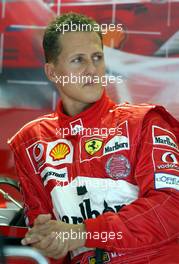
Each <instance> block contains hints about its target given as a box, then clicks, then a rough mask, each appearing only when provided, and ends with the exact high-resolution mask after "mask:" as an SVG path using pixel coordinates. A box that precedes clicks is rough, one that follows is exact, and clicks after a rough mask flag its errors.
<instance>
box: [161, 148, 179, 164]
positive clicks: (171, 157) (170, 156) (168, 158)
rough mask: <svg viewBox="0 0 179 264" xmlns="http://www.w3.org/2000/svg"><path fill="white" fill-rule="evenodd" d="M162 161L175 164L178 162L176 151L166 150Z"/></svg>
mask: <svg viewBox="0 0 179 264" xmlns="http://www.w3.org/2000/svg"><path fill="white" fill-rule="evenodd" d="M162 161H163V162H165V163H174V164H178V161H177V158H176V156H175V154H174V153H172V152H169V151H168V152H165V153H164V154H163V155H162Z"/></svg>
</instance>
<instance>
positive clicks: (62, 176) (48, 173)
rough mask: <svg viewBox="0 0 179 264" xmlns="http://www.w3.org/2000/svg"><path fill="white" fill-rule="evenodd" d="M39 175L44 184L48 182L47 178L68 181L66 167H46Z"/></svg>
mask: <svg viewBox="0 0 179 264" xmlns="http://www.w3.org/2000/svg"><path fill="white" fill-rule="evenodd" d="M41 177H42V180H43V182H44V185H46V184H47V183H48V181H49V180H56V181H62V182H64V181H68V172H67V168H66V167H65V168H63V169H58V170H57V169H54V168H52V167H46V168H45V169H44V170H43V171H42V172H41Z"/></svg>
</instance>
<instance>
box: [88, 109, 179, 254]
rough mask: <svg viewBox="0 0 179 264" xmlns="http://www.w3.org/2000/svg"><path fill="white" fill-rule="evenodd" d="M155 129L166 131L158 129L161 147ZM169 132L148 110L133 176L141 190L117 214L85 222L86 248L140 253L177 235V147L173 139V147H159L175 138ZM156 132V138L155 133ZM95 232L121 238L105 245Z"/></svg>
mask: <svg viewBox="0 0 179 264" xmlns="http://www.w3.org/2000/svg"><path fill="white" fill-rule="evenodd" d="M154 126H155V127H160V128H163V129H165V130H166V131H164V130H160V129H159V131H160V132H161V137H158V138H157V139H158V143H160V144H156V142H154V140H155V138H154V135H153V131H154V128H155V127H154ZM156 129H157V128H156ZM162 131H163V132H162ZM170 132H172V127H171V126H170V125H169V124H168V123H167V122H166V121H165V120H164V119H163V118H162V117H161V116H160V115H159V114H156V113H155V112H153V111H151V112H150V113H149V114H148V115H147V116H146V118H145V121H144V124H143V128H142V133H141V138H140V146H139V149H138V151H137V153H138V157H137V158H136V165H135V175H134V177H135V180H136V182H137V185H138V186H139V188H140V192H139V198H138V199H137V200H136V201H134V202H133V203H132V204H130V205H127V206H124V207H123V208H122V209H121V210H120V212H119V213H113V212H107V213H104V214H103V215H100V216H98V217H97V218H96V219H87V220H85V221H84V222H85V225H86V231H87V232H89V233H90V234H91V235H90V236H88V237H87V240H86V244H85V245H86V246H87V247H96V248H102V249H104V250H108V251H120V252H122V251H124V252H126V251H135V250H140V251H141V250H142V249H143V248H145V249H147V248H151V247H152V246H154V247H155V246H160V245H161V244H163V243H166V242H168V241H170V240H172V239H173V238H174V237H176V236H177V235H179V225H178V219H179V177H178V176H179V159H178V156H177V155H178V147H176V148H175V144H177V142H176V140H175V142H174V145H173V143H171V145H170V142H168V143H166V142H165V143H166V144H161V143H162V139H163V140H164V139H165V138H166V137H167V138H168V139H167V140H169V141H170V139H173V138H174V137H173V136H172V134H171V133H170ZM155 133H156V136H157V133H158V132H157V130H156V131H155ZM162 133H163V134H164V137H162ZM172 133H173V132H172ZM159 134H160V133H159ZM171 142H172V140H171ZM167 144H168V145H167ZM174 162H175V163H177V164H175V165H176V166H174ZM167 164H169V165H167ZM172 164H173V166H172ZM167 166H168V168H167ZM167 177H168V178H167ZM169 187H170V188H169ZM96 232H98V233H102V232H106V233H107V234H109V233H110V232H115V234H118V232H122V239H121V237H119V236H117V235H116V236H115V238H114V236H113V239H108V240H107V241H106V242H104V239H103V241H102V239H101V236H99V238H97V236H95V234H96ZM94 236H95V239H93V237H94Z"/></svg>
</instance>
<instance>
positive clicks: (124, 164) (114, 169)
mask: <svg viewBox="0 0 179 264" xmlns="http://www.w3.org/2000/svg"><path fill="white" fill-rule="evenodd" d="M105 168H106V172H107V174H108V175H109V176H110V177H111V178H113V179H120V178H125V177H127V176H129V174H130V171H131V165H130V162H129V160H128V159H127V158H126V157H125V156H124V155H114V156H112V157H110V158H109V159H108V160H107V162H106V166H105Z"/></svg>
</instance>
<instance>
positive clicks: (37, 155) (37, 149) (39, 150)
mask: <svg viewBox="0 0 179 264" xmlns="http://www.w3.org/2000/svg"><path fill="white" fill-rule="evenodd" d="M43 153H44V145H43V144H41V143H37V144H36V145H35V146H34V147H33V156H34V159H35V160H36V161H39V160H40V159H41V158H42V156H43Z"/></svg>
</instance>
